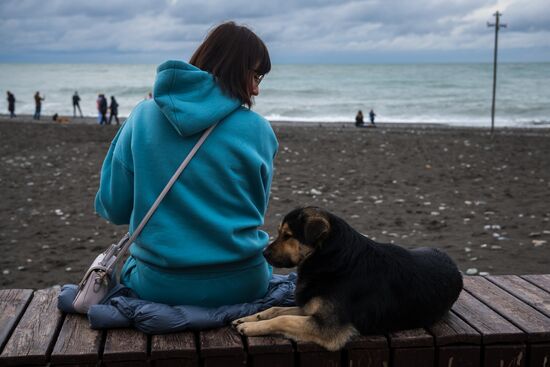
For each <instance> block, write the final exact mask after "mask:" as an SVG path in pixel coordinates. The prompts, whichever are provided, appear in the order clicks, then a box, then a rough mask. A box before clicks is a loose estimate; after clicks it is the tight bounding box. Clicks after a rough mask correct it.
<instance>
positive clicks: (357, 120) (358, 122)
mask: <svg viewBox="0 0 550 367" xmlns="http://www.w3.org/2000/svg"><path fill="white" fill-rule="evenodd" d="M364 125H365V121H364V120H363V111H361V110H359V111H357V115H355V126H356V127H363V126H364Z"/></svg>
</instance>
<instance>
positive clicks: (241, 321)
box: [231, 313, 262, 327]
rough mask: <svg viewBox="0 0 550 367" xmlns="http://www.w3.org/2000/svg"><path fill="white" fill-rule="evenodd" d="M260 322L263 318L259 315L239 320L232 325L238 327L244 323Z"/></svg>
mask: <svg viewBox="0 0 550 367" xmlns="http://www.w3.org/2000/svg"><path fill="white" fill-rule="evenodd" d="M260 320H262V317H261V316H260V314H259V313H257V314H254V315H250V316H246V317H241V318H240V319H237V320H233V322H232V323H231V324H232V325H233V326H235V327H236V326H237V325H239V324H242V323H244V322H255V321H260Z"/></svg>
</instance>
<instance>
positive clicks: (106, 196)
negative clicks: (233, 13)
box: [95, 22, 278, 307]
mask: <svg viewBox="0 0 550 367" xmlns="http://www.w3.org/2000/svg"><path fill="white" fill-rule="evenodd" d="M270 70H271V61H270V57H269V53H268V50H267V48H266V46H265V44H264V43H263V41H262V40H261V39H260V38H259V37H258V36H257V35H256V34H254V33H253V32H252V31H251V30H250V29H248V28H246V27H244V26H239V25H237V24H235V23H234V22H227V23H223V24H221V25H219V26H217V27H216V28H214V29H213V30H212V31H211V32H210V33H209V34H208V36H207V37H206V39H205V40H204V42H203V43H202V44H201V45H200V46H199V47H198V49H197V50H196V51H195V53H194V54H193V56H192V57H191V60H190V61H189V63H186V62H183V61H167V62H165V63H163V64H161V65H160V66H159V67H158V68H157V77H156V81H155V84H154V89H153V91H154V93H153V95H154V99H151V100H144V101H142V102H141V103H139V104H138V105H137V106H136V107H135V108H134V110H133V111H132V113H131V114H130V116H129V117H128V119H127V120H126V122H125V123H124V125H122V127H121V128H120V130H119V131H118V133H117V135H116V136H115V138H114V140H113V142H112V144H111V146H110V148H109V151H108V153H107V156H106V157H105V161H104V162H103V167H102V170H101V178H100V185H99V190H98V192H97V195H96V199H95V208H96V211H97V212H98V214H99V215H101V216H102V217H104V218H106V219H107V220H109V221H111V222H113V223H115V224H129V230H130V232H133V231H134V230H135V229H136V226H137V225H138V224H139V222H140V221H141V220H142V218H143V217H144V215H145V213H146V212H147V211H148V210H149V209H150V207H151V205H152V204H153V202H154V200H155V199H156V197H157V196H158V195H159V193H160V192H161V191H162V189H163V188H164V187H165V186H166V184H167V182H168V181H169V179H170V178H171V177H172V175H173V174H174V172H175V171H176V169H177V168H178V167H179V166H180V164H181V163H182V161H183V159H184V158H185V157H186V156H187V154H188V153H189V151H190V150H191V148H192V147H193V146H194V145H195V143H196V142H197V140H198V139H199V137H200V136H201V135H202V133H203V132H204V130H205V129H207V128H209V127H211V126H213V125H214V124H216V123H218V125H217V126H216V127H215V129H214V130H213V131H212V133H211V134H210V136H209V137H208V139H206V141H205V143H204V145H202V147H201V148H200V149H199V151H198V152H197V154H196V155H195V156H194V158H193V159H192V160H191V161H190V163H189V165H188V166H187V168H186V169H185V171H183V173H182V175H181V176H180V177H179V179H178V180H177V182H176V183H175V184H174V186H173V187H172V188H171V190H170V192H169V193H168V195H167V196H166V197H165V198H164V200H163V201H162V203H161V204H160V206H159V207H158V209H157V210H156V212H155V214H154V215H153V216H152V217H151V219H150V221H149V222H148V223H147V225H146V226H145V227H144V229H143V231H142V232H141V234H140V236H139V237H138V239H137V240H136V242H134V243H133V244H132V246H131V247H130V257H129V258H128V260H127V261H126V263H125V264H124V267H123V269H122V271H121V281H122V283H123V284H125V285H127V286H128V287H130V288H131V289H132V290H134V291H135V292H136V293H137V294H138V295H139V297H140V298H143V299H146V300H149V301H153V302H160V303H164V304H169V305H182V304H183V305H199V306H205V307H217V306H221V305H226V304H237V303H243V302H251V301H253V300H256V299H258V298H261V297H263V296H264V295H265V294H266V291H267V289H268V283H269V280H270V279H271V275H272V269H271V267H270V266H269V265H268V264H267V262H266V260H265V259H264V257H263V256H262V250H263V248H264V247H265V246H266V245H267V243H268V241H269V236H268V235H267V233H265V232H264V231H261V230H260V229H259V227H260V226H262V224H263V222H264V215H265V212H266V209H267V204H268V201H269V192H270V186H271V180H272V177H273V159H274V156H275V153H276V152H277V148H278V142H277V139H276V136H275V134H274V132H273V130H272V128H271V125H270V124H269V122H268V121H267V120H266V119H264V118H263V117H262V116H260V115H259V114H257V113H255V112H253V111H252V110H251V106H252V105H253V98H254V96H257V95H258V94H259V84H260V82H261V80H262V78H263V76H264V75H265V74H267V73H268V72H269V71H270Z"/></svg>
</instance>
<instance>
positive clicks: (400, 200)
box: [393, 199, 405, 203]
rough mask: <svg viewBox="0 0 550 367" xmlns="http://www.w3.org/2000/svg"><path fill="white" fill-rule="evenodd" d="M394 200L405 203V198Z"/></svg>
mask: <svg viewBox="0 0 550 367" xmlns="http://www.w3.org/2000/svg"><path fill="white" fill-rule="evenodd" d="M393 202H394V203H404V202H405V199H395V200H394V201H393Z"/></svg>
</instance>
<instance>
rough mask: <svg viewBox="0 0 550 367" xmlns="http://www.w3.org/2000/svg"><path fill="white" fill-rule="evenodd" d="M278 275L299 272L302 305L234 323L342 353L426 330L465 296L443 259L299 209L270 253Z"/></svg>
mask: <svg viewBox="0 0 550 367" xmlns="http://www.w3.org/2000/svg"><path fill="white" fill-rule="evenodd" d="M264 256H265V257H266V259H267V261H268V262H269V263H270V264H272V265H273V266H276V267H284V268H288V267H294V266H297V267H298V281H297V284H296V304H297V305H298V307H274V308H270V309H268V310H266V311H263V312H260V313H257V314H255V315H252V316H248V317H244V318H241V319H238V320H235V321H234V322H233V325H234V326H235V327H236V328H237V330H238V331H239V332H240V333H241V334H244V335H248V336H257V335H266V334H282V335H284V336H286V337H288V338H291V339H294V340H300V341H311V342H314V343H317V344H319V345H321V346H323V347H325V348H326V349H328V350H338V349H340V348H342V347H343V346H344V345H345V344H346V342H347V341H348V340H349V339H350V338H351V337H352V336H353V335H355V334H363V335H368V334H383V333H388V332H392V331H397V330H403V329H411V328H417V327H426V326H429V325H431V324H433V323H434V322H435V321H437V320H438V319H440V318H441V317H442V316H443V315H444V314H445V313H446V312H447V311H448V310H449V309H450V308H451V306H452V304H453V303H454V302H455V301H456V299H457V298H458V295H459V294H460V292H461V290H462V275H461V274H460V272H459V270H458V268H457V266H456V265H455V264H454V262H453V261H452V260H451V259H450V258H449V257H448V256H447V255H446V254H445V253H443V252H441V251H439V250H436V249H430V248H418V249H414V250H406V249H404V248H402V247H399V246H396V245H392V244H380V243H376V242H374V241H372V240H370V239H368V238H367V237H365V236H363V235H362V234H360V233H359V232H357V231H355V230H354V229H353V228H352V227H351V226H350V225H349V224H347V223H346V222H345V221H344V220H342V219H341V218H338V217H337V216H335V215H333V214H331V213H328V212H326V211H324V210H322V209H319V208H315V207H307V208H301V209H295V210H293V211H292V212H290V213H289V214H287V215H286V217H285V218H284V220H283V222H282V224H281V226H280V228H279V235H278V237H277V239H275V241H273V242H272V243H271V244H270V245H269V246H268V247H267V248H266V250H265V251H264Z"/></svg>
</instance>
